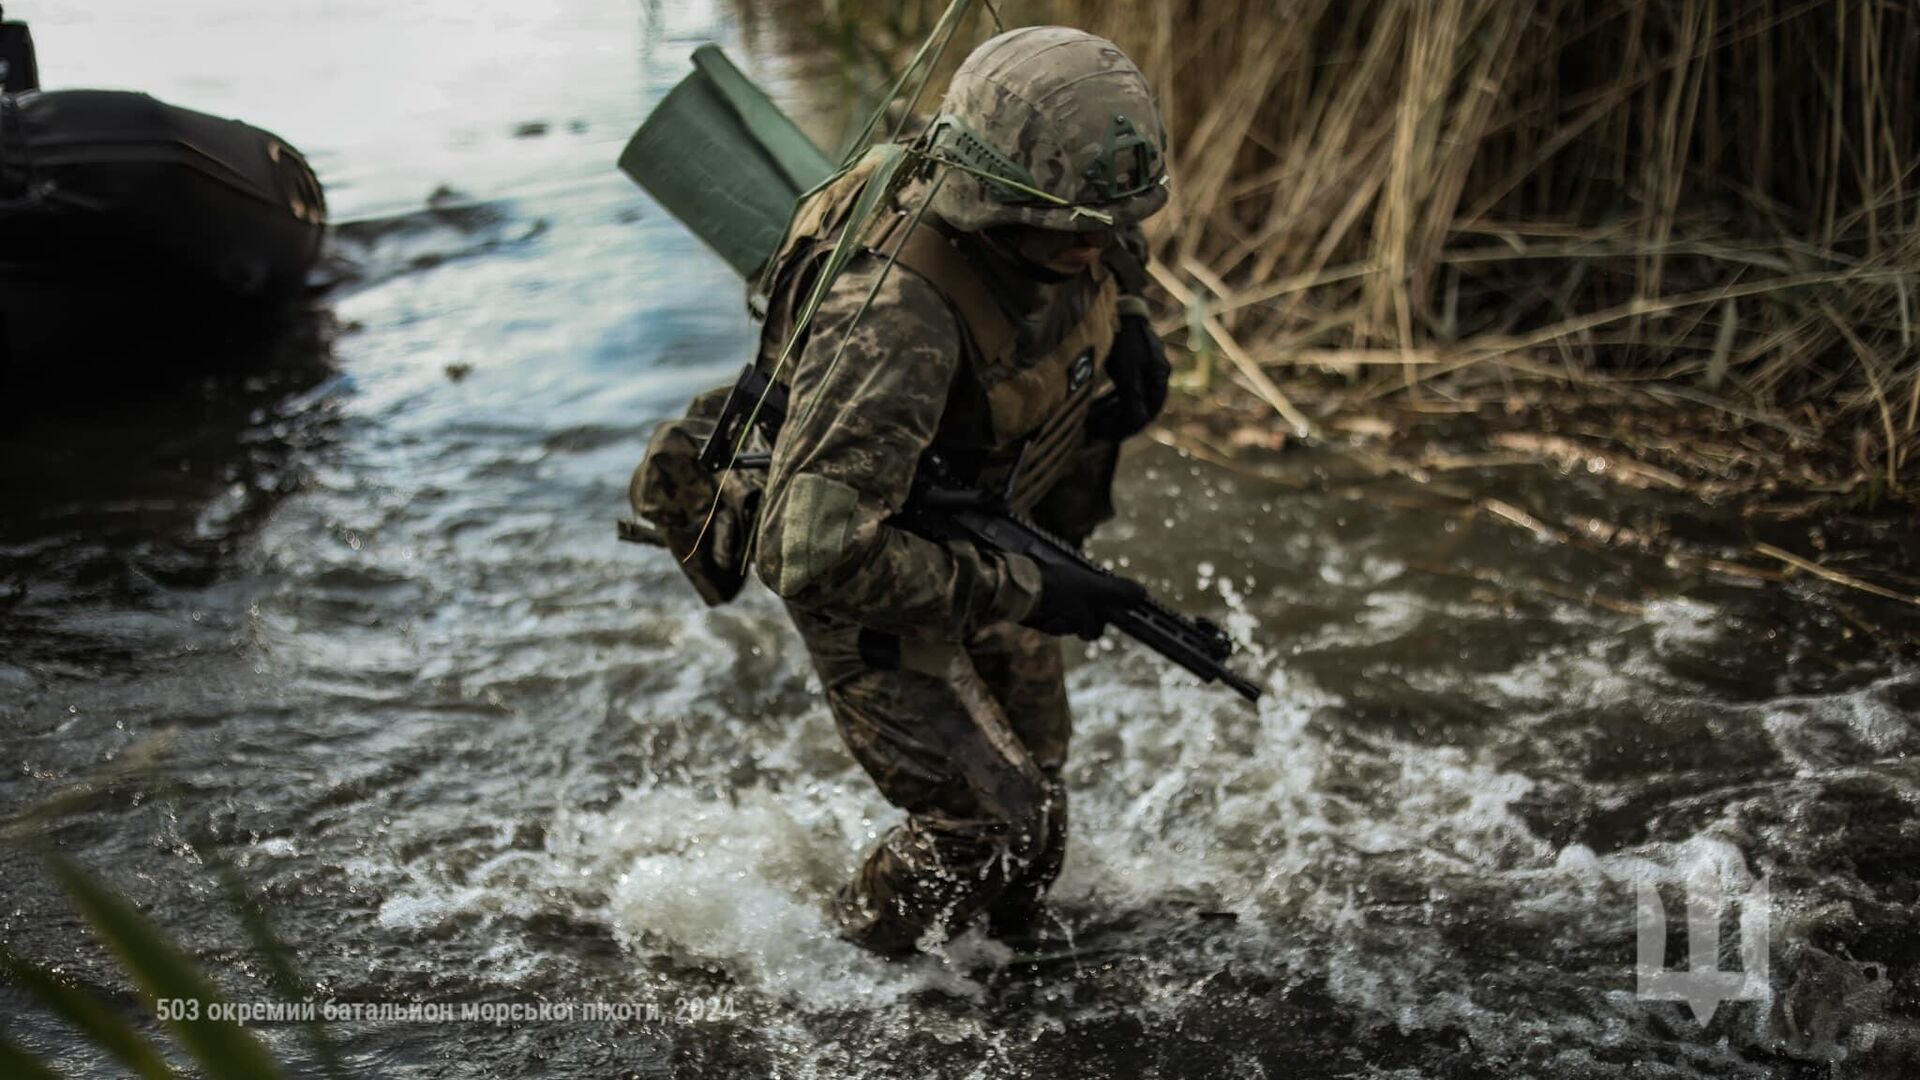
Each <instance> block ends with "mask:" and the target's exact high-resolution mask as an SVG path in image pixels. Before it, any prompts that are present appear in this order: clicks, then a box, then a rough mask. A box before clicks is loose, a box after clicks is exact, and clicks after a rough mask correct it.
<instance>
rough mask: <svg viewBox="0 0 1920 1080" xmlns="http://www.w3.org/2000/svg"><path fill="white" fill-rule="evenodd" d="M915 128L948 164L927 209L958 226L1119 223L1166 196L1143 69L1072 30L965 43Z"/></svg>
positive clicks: (1162, 150) (1159, 138)
mask: <svg viewBox="0 0 1920 1080" xmlns="http://www.w3.org/2000/svg"><path fill="white" fill-rule="evenodd" d="M926 139H927V144H928V148H929V151H930V153H932V154H933V156H935V157H936V158H939V159H940V160H942V161H945V162H946V163H948V165H950V166H952V167H951V168H949V169H948V170H947V175H946V178H945V179H944V180H943V181H942V182H941V184H940V189H939V191H938V192H937V193H936V194H935V196H934V202H933V210H934V212H935V213H938V214H939V215H940V216H941V217H943V218H945V219H946V220H947V221H948V222H949V223H950V224H952V225H953V226H954V227H955V228H958V229H961V230H963V231H967V232H972V231H974V230H977V229H985V228H991V227H993V226H996V225H1036V226H1039V227H1041V228H1045V229H1086V228H1098V227H1101V226H1106V225H1129V224H1133V223H1135V222H1138V221H1142V220H1144V219H1146V218H1147V217H1149V216H1151V215H1152V214H1153V213H1154V212H1155V211H1157V210H1159V209H1160V208H1161V207H1162V206H1164V205H1166V201H1167V169H1166V150H1167V134H1166V128H1165V126H1164V125H1163V124H1162V123H1161V122H1160V110H1159V109H1158V108H1157V107H1156V106H1155V105H1154V101H1153V90H1152V88H1151V87H1149V86H1148V85H1147V77H1146V76H1145V75H1142V74H1141V73H1140V68H1139V67H1138V66H1136V65H1135V64H1134V62H1133V61H1132V60H1129V59H1128V58H1127V55H1126V54H1125V53H1123V52H1121V51H1120V49H1119V47H1118V46H1116V45H1114V44H1113V43H1112V42H1111V41H1108V40H1106V39H1105V38H1102V37H1096V36H1094V35H1092V34H1089V33H1087V32H1086V31H1084V30H1075V29H1072V28H1070V27H1065V26H1029V27H1023V28H1021V29H1018V30H1009V31H1007V32H1006V33H1004V34H1001V35H999V36H998V37H995V38H993V39H991V40H989V41H988V42H986V43H985V44H984V45H981V46H980V47H979V48H977V49H975V50H974V51H973V54H972V55H971V56H969V57H967V59H966V61H965V62H964V63H962V64H961V65H960V70H958V71H956V72H955V73H954V76H953V82H952V83H951V84H950V85H949V86H948V88H947V97H946V101H945V102H944V103H943V104H942V106H941V111H940V115H939V116H938V117H936V118H935V119H934V122H933V125H932V127H930V128H929V129H928V132H927V135H926Z"/></svg>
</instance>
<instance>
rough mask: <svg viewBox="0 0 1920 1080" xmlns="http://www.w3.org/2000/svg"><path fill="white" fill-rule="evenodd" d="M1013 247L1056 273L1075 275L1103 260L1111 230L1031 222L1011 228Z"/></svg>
mask: <svg viewBox="0 0 1920 1080" xmlns="http://www.w3.org/2000/svg"><path fill="white" fill-rule="evenodd" d="M1009 231H1010V232H1011V233H1012V235H1011V236H1010V237H1009V240H1010V246H1011V247H1012V248H1013V249H1014V250H1015V251H1017V252H1019V253H1020V255H1021V257H1023V258H1025V259H1027V260H1028V261H1030V262H1033V263H1037V264H1039V265H1040V266H1044V267H1046V268H1047V269H1048V270H1051V271H1053V272H1054V273H1056V274H1064V275H1067V276H1072V275H1074V274H1077V273H1079V272H1080V271H1082V270H1085V269H1086V268H1087V267H1089V266H1092V265H1093V264H1094V263H1096V262H1098V261H1099V260H1100V253H1101V252H1102V251H1104V250H1105V249H1106V246H1107V238H1108V235H1109V234H1108V231H1107V230H1105V229H1090V230H1083V231H1076V232H1067V231H1064V230H1060V229H1041V228H1036V227H1034V226H1031V225H1016V226H1012V227H1010V229H1009Z"/></svg>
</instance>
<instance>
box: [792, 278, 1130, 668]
mask: <svg viewBox="0 0 1920 1080" xmlns="http://www.w3.org/2000/svg"><path fill="white" fill-rule="evenodd" d="M882 267H883V260H882V259H881V258H880V257H878V256H876V255H874V254H871V253H865V254H861V255H859V256H856V257H855V258H854V260H853V261H851V262H850V263H849V264H848V266H847V268H846V269H845V270H844V271H843V272H842V273H841V275H840V276H839V278H838V279H837V280H836V281H835V282H834V284H833V285H832V287H831V288H830V289H829V290H828V293H827V295H826V296H825V298H824V299H823V300H822V302H821V305H820V308H819V310H818V312H817V313H816V314H815V316H814V320H813V323H812V327H811V330H810V333H809V335H808V339H807V343H806V346H805V348H804V349H803V350H802V351H801V352H800V354H799V355H798V356H797V357H795V358H792V359H790V360H789V361H788V363H787V369H786V370H785V371H783V372H782V373H781V381H783V382H785V383H786V384H787V386H788V395H789V401H788V419H787V422H786V425H785V427H784V428H783V429H782V430H781V433H780V437H779V439H778V440H777V443H776V445H775V447H774V453H773V460H772V464H771V467H770V469H769V472H768V478H767V491H766V496H765V501H764V502H763V504H762V506H761V516H760V521H761V525H760V535H759V539H758V541H757V543H756V550H755V569H756V570H757V571H758V572H759V574H760V577H761V580H763V581H764V582H766V584H767V585H768V587H770V588H771V589H772V590H773V591H774V592H775V593H776V594H778V595H779V596H781V597H783V598H785V599H786V600H787V601H788V602H789V603H791V604H792V605H794V606H796V607H799V608H802V609H806V610H808V611H811V612H815V613H818V614H821V615H825V616H828V617H831V618H834V619H837V620H843V621H846V622H851V623H857V624H859V625H861V626H866V627H870V628H872V629H874V630H878V631H882V632H885V633H890V634H897V635H900V636H902V637H908V638H916V639H921V640H943V641H957V640H960V639H962V638H965V637H966V636H968V635H970V634H972V633H973V632H974V631H976V630H978V629H979V628H980V627H983V626H986V625H989V624H991V623H995V622H1002V621H1018V620H1019V619H1021V618H1023V617H1024V616H1025V615H1026V614H1027V613H1028V612H1029V611H1030V610H1031V609H1032V607H1033V605H1034V603H1035V601H1036V600H1037V598H1038V595H1039V590H1040V580H1039V571H1038V569H1037V568H1036V567H1035V566H1034V564H1033V563H1032V562H1031V561H1030V560H1028V559H1026V558H1024V557H1021V556H1011V557H1008V556H1003V555H1001V554H998V553H995V552H989V551H983V550H981V549H979V548H977V547H975V546H974V545H972V544H968V543H964V542H951V543H941V542H937V541H933V540H929V539H926V538H924V537H921V536H919V535H916V534H914V533H911V532H908V531H906V530H904V529H902V528H899V527H897V526H895V525H893V524H890V523H889V520H888V519H889V518H891V517H892V516H893V515H894V514H895V513H896V512H898V511H899V510H900V509H901V507H902V506H903V505H904V503H905V502H906V499H907V496H908V494H909V492H910V490H911V488H912V484H913V480H914V475H915V471H916V467H917V465H918V463H919V461H920V458H921V455H922V454H923V453H925V452H926V451H927V450H928V449H929V448H930V447H934V446H936V445H940V446H946V445H953V444H955V443H956V442H958V443H962V444H964V443H965V442H967V440H968V438H969V437H970V432H971V433H972V434H971V437H972V439H973V441H974V442H976V443H980V444H983V445H984V444H985V443H987V442H991V441H992V436H991V434H990V433H987V434H982V433H981V431H980V429H984V428H986V427H987V425H985V424H984V423H983V421H982V420H981V419H980V417H979V414H980V413H981V412H982V411H983V410H982V409H981V408H970V407H969V403H970V399H971V398H972V397H976V396H979V394H978V387H977V379H976V375H977V373H976V372H973V371H970V370H969V368H970V362H969V361H970V355H969V350H968V349H967V348H966V345H965V342H966V340H967V339H966V338H965V337H964V336H963V330H962V327H961V325H960V322H959V320H958V318H957V317H956V315H955V314H954V311H953V309H952V308H951V307H949V305H948V302H947V300H946V299H945V298H943V296H942V294H941V293H940V292H939V291H938V290H937V289H936V288H935V287H934V286H933V285H932V284H930V283H929V282H928V281H926V280H925V279H923V278H921V277H920V276H918V275H916V274H914V273H912V272H910V271H908V270H906V269H905V268H904V267H902V266H898V265H896V266H894V267H893V268H892V269H891V270H889V271H887V272H886V273H885V275H884V277H883V278H881V283H880V287H879V290H878V292H877V293H874V295H873V300H872V302H871V304H869V305H868V306H867V309H866V311H865V312H864V314H861V313H860V308H861V306H862V304H863V303H865V302H866V300H867V297H868V294H869V292H870V291H871V290H872V289H873V285H874V282H875V279H876V278H877V277H881V274H882ZM1087 284H1088V283H1087V282H1085V281H1081V282H1078V283H1077V285H1081V286H1084V285H1087ZM1075 285H1076V283H1069V284H1068V285H1063V286H1058V287H1054V288H1050V289H1042V288H1033V287H1023V290H1024V291H1023V290H1008V291H1007V296H1008V298H1009V305H1010V306H1012V307H1015V308H1018V309H1024V310H1023V311H1022V314H1023V315H1024V318H1022V319H1021V320H1020V321H1021V323H1022V325H1023V329H1022V336H1023V337H1025V336H1027V335H1029V334H1031V335H1034V336H1035V337H1037V338H1041V339H1044V338H1045V337H1046V336H1047V335H1048V334H1049V333H1056V332H1057V331H1058V328H1059V325H1060V324H1061V323H1062V321H1063V319H1062V316H1061V309H1062V308H1068V309H1070V308H1071V307H1072V305H1073V302H1074V298H1075V296H1076V295H1080V296H1081V297H1082V299H1084V294H1085V292H1086V289H1076V288H1075ZM1082 307H1083V308H1084V304H1082ZM856 315H858V316H859V317H858V321H857V324H856V323H855V316H856ZM1073 317H1074V313H1073V312H1072V311H1071V310H1069V311H1067V314H1066V316H1065V319H1066V321H1071V320H1072V318H1073ZM849 324H853V325H852V330H851V334H849V332H848V327H849ZM789 326H790V317H789V316H787V315H786V314H785V313H783V312H781V311H778V310H776V311H775V312H774V313H773V314H772V315H771V316H770V318H769V321H768V326H767V330H766V333H765V335H764V336H763V351H762V360H763V363H764V362H766V361H768V360H769V358H770V353H771V354H777V352H778V348H777V345H774V344H773V343H775V342H779V341H782V340H784V334H785V333H786V331H787V329H788V327H789ZM843 343H844V349H843V348H842V346H843ZM1032 344H1033V346H1034V347H1043V346H1044V345H1045V341H1044V340H1040V341H1036V342H1034V343H1032ZM1028 351H1031V349H1029V350H1028ZM836 352H838V353H839V354H840V355H839V358H838V360H837V361H836V360H835V359H834V357H835V354H836ZM1101 355H1102V357H1104V350H1102V353H1101ZM981 400H982V402H984V398H982V399H981ZM1083 441H1084V440H1083ZM1115 450H1116V448H1115V447H1114V446H1113V445H1112V444H1111V443H1105V444H1094V445H1087V446H1084V447H1083V448H1082V449H1081V450H1080V451H1079V459H1080V460H1078V461H1076V462H1075V465H1074V466H1073V467H1072V468H1070V469H1069V471H1068V473H1067V475H1066V476H1065V477H1063V478H1062V479H1061V480H1060V481H1059V482H1057V483H1055V484H1054V485H1053V486H1054V488H1055V489H1056V492H1055V493H1050V494H1049V495H1048V496H1047V497H1046V498H1047V504H1046V505H1043V506H1041V507H1040V508H1038V509H1037V510H1036V516H1037V517H1041V518H1042V519H1043V521H1046V522H1047V523H1048V524H1050V525H1052V526H1053V527H1055V528H1058V529H1060V530H1062V531H1064V532H1067V533H1069V534H1072V535H1076V536H1082V535H1084V534H1085V533H1086V532H1088V531H1091V529H1092V527H1093V525H1094V524H1095V523H1096V522H1097V521H1098V520H1101V519H1103V518H1104V517H1106V516H1110V514H1111V509H1110V507H1109V506H1108V500H1107V488H1108V485H1109V483H1110V481H1111V475H1112V465H1113V458H1114V456H1115ZM1061 489H1065V490H1061ZM1050 515H1051V520H1048V518H1049V516H1050Z"/></svg>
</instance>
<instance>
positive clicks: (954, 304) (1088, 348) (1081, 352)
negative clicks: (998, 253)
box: [760, 159, 1119, 512]
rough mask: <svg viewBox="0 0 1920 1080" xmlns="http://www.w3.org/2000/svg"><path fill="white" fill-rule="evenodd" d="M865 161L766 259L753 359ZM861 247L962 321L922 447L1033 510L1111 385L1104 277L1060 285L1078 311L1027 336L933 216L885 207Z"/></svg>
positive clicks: (819, 251) (785, 321) (765, 354)
mask: <svg viewBox="0 0 1920 1080" xmlns="http://www.w3.org/2000/svg"><path fill="white" fill-rule="evenodd" d="M871 162H872V159H869V161H868V162H866V163H863V164H862V165H861V166H856V167H855V168H853V169H851V170H849V171H848V172H847V173H846V174H845V175H844V176H842V177H840V178H839V179H837V180H835V181H834V182H833V183H831V184H829V185H827V186H826V187H825V188H823V189H821V191H820V192H819V193H818V194H816V195H815V196H814V197H813V198H811V199H810V200H808V202H807V205H806V206H804V207H803V208H802V209H801V211H800V213H799V214H798V215H796V217H795V220H794V223H793V226H792V227H791V228H790V229H789V230H788V232H787V237H786V239H785V240H784V241H783V242H782V244H781V246H780V250H779V252H778V253H777V254H776V255H775V256H774V261H773V270H772V273H771V275H770V279H769V280H770V282H771V287H770V289H769V306H768V312H769V317H768V331H769V332H768V333H767V334H766V335H765V336H764V337H763V339H762V348H761V354H760V361H761V363H762V365H763V366H770V365H771V363H772V362H773V360H774V359H776V358H777V357H778V355H779V351H780V349H781V348H782V347H783V346H784V345H785V343H786V336H787V334H788V333H790V332H791V321H792V317H793V313H794V312H796V311H797V310H798V309H799V307H800V305H801V303H802V302H803V301H804V299H805V296H806V293H807V291H808V290H810V289H811V288H812V283H813V281H814V279H815V277H816V276H817V274H818V273H819V270H820V268H821V267H822V266H823V265H824V264H825V263H826V261H827V256H828V255H829V254H830V253H831V252H832V250H833V248H834V246H835V244H836V243H837V242H838V241H839V238H840V236H841V234H842V233H843V232H844V231H845V230H846V228H847V225H848V218H850V217H851V216H852V211H853V206H854V203H855V201H856V200H857V199H858V198H859V196H860V193H861V191H862V189H863V188H864V187H865V186H866V184H867V182H868V180H869V178H870V177H871V176H872V174H873V169H872V165H871ZM860 245H861V247H862V248H863V249H865V250H866V251H868V252H870V253H872V254H874V255H876V256H878V257H880V258H882V259H887V258H891V259H893V260H894V269H893V270H892V271H890V272H894V273H897V272H899V270H900V269H901V268H905V269H906V270H908V271H911V272H912V273H914V274H917V275H919V276H920V277H921V278H923V279H924V280H925V281H926V282H927V284H929V285H931V286H933V288H934V290H935V291H936V292H938V293H939V294H940V296H941V297H942V298H943V299H944V300H945V301H946V303H947V306H948V308H949V309H950V310H951V311H952V312H953V314H954V316H955V319H956V321H957V322H958V323H959V325H960V329H961V337H962V341H961V342H960V345H961V349H962V353H963V360H962V365H961V367H962V372H961V375H960V376H959V377H957V378H956V380H955V384H954V387H953V388H952V389H951V390H950V391H949V402H948V409H947V412H946V415H945V416H944V417H943V418H942V420H941V424H940V428H939V430H938V431H937V432H936V433H935V436H934V441H933V446H932V448H931V449H932V450H934V451H935V452H937V453H939V454H941V455H942V457H943V458H944V459H946V460H947V462H948V463H949V464H951V465H956V466H958V467H959V468H960V469H961V470H962V472H963V473H964V474H966V475H969V476H970V477H971V479H972V480H973V482H974V483H976V484H978V485H980V486H981V487H983V488H988V489H992V490H1001V491H1004V492H1005V493H1006V494H1007V495H1008V498H1009V502H1010V503H1011V504H1012V506H1013V507H1014V508H1015V509H1016V510H1020V511H1023V512H1024V511H1028V510H1031V509H1032V508H1033V507H1034V505H1035V504H1037V503H1038V502H1039V501H1040V499H1041V498H1042V497H1043V496H1044V495H1046V493H1047V491H1048V490H1049V489H1051V488H1052V487H1053V485H1054V484H1055V483H1056V482H1057V481H1058V480H1059V479H1060V477H1061V476H1062V475H1064V474H1065V472H1066V471H1067V468H1068V466H1069V465H1070V464H1071V461H1072V458H1073V455H1074V452H1075V451H1076V450H1078V449H1079V448H1080V447H1081V446H1083V445H1085V442H1086V418H1087V409H1088V407H1089V406H1090V405H1091V404H1092V402H1093V399H1094V398H1095V396H1097V395H1098V394H1099V393H1100V392H1102V391H1103V390H1104V389H1105V388H1106V387H1107V386H1108V385H1109V384H1108V381H1107V378H1106V374H1105V372H1106V361H1107V353H1108V352H1109V350H1111V349H1112V347H1113V338H1114V331H1115V329H1116V328H1117V326H1118V322H1119V315H1118V310H1117V307H1116V304H1117V301H1118V299H1119V287H1118V285H1117V283H1116V281H1115V279H1114V275H1113V274H1112V273H1111V272H1109V271H1108V270H1107V269H1106V267H1105V266H1104V265H1102V264H1098V263H1096V264H1095V265H1094V266H1093V267H1092V268H1091V270H1090V274H1091V276H1092V281H1091V282H1090V283H1089V282H1084V281H1082V282H1077V283H1070V284H1069V285H1068V286H1063V287H1062V293H1063V296H1062V297H1061V298H1057V299H1056V300H1055V303H1074V305H1075V307H1077V309H1078V310H1077V311H1069V312H1067V319H1066V320H1065V321H1064V322H1061V323H1056V325H1054V326H1052V327H1050V330H1051V332H1048V333H1045V334H1043V335H1041V336H1040V338H1039V339H1038V340H1033V338H1034V335H1033V333H1032V332H1029V333H1028V334H1027V335H1026V338H1027V339H1028V340H1025V341H1023V335H1022V332H1021V327H1020V326H1019V324H1017V323H1016V322H1015V320H1014V318H1013V317H1012V316H1010V315H1009V314H1008V313H1007V312H1006V310H1005V309H1004V308H1003V307H1002V305H1001V304H1000V302H999V301H997V300H996V299H995V298H994V295H993V292H992V290H991V289H990V287H989V285H988V283H987V282H986V281H985V280H983V278H982V277H981V275H980V272H979V271H978V270H976V269H975V267H974V264H973V263H972V262H970V261H969V260H968V258H967V257H966V255H965V254H964V253H962V252H961V251H960V250H959V248H958V247H957V246H956V244H955V242H954V241H952V240H950V239H948V238H947V237H946V236H945V235H944V234H942V233H941V232H940V231H939V229H937V228H936V227H935V226H934V224H933V223H932V222H931V221H929V220H927V219H925V218H922V219H921V220H920V222H919V223H918V224H915V223H914V218H913V214H912V212H911V210H909V209H907V208H903V207H901V206H898V205H889V206H884V207H882V208H881V209H879V210H878V211H876V212H875V213H874V214H873V216H872V218H871V219H870V220H869V221H868V222H867V223H866V226H865V228H864V229H863V230H862V236H861V238H860ZM802 344H804V342H803V343H802ZM1009 479H1011V483H1009Z"/></svg>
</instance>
